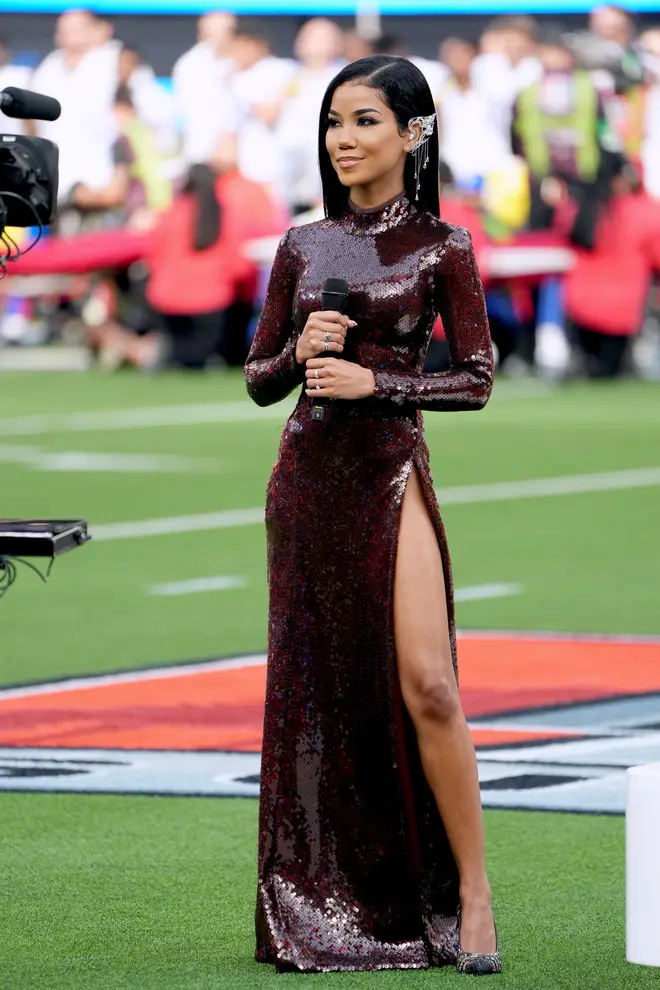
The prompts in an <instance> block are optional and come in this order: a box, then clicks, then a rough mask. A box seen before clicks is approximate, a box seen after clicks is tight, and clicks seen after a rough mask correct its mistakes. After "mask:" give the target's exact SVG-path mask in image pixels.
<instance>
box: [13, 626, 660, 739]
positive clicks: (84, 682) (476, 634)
mask: <svg viewBox="0 0 660 990" xmlns="http://www.w3.org/2000/svg"><path fill="white" fill-rule="evenodd" d="M457 635H458V638H459V641H460V640H478V639H489V638H494V639H512V640H517V641H519V642H522V643H525V642H534V641H536V640H539V639H540V640H543V641H544V642H557V643H565V642H576V643H581V642H588V643H618V644H630V645H631V646H639V645H642V646H657V645H658V643H660V636H654V635H637V634H634V633H633V634H630V633H619V634H604V633H572V632H552V631H551V630H543V631H541V632H536V631H535V630H533V629H526V630H516V629H514V630H503V629H461V628H460V627H459V628H458V629H457ZM266 660H267V654H266V653H264V652H262V653H246V654H244V655H242V656H235V655H234V656H228V657H225V658H224V659H223V658H221V657H220V658H217V659H214V660H199V661H194V662H193V663H178V664H176V663H173V664H171V665H165V666H161V667H141V668H138V669H135V670H122V671H114V672H113V673H109V674H88V675H85V676H81V677H75V676H74V677H61V678H59V679H58V680H51V681H41V682H38V683H36V684H19V685H18V686H16V687H0V701H2V700H4V699H5V698H29V697H33V696H35V697H36V696H38V695H43V694H56V693H59V692H60V691H70V690H71V691H79V690H86V689H88V688H90V689H91V688H96V687H103V686H104V685H114V684H134V683H136V682H137V681H158V680H162V679H163V678H170V677H188V676H190V675H191V674H204V673H207V672H212V671H216V670H241V669H243V668H244V667H263V666H265V665H266ZM644 693H647V692H644ZM604 700H608V699H604ZM583 703H584V701H580V702H578V704H583ZM552 707H562V706H561V705H558V706H552ZM510 714H513V715H515V714H516V713H515V710H514V711H513V712H512V713H510ZM502 717H506V716H502V715H498V716H497V717H496V718H494V719H493V721H496V722H497V726H496V727H497V728H501V722H500V719H501V718H502ZM525 717H529V712H527V711H526V712H525ZM480 725H481V723H480V722H479V721H478V719H477V720H476V724H475V728H479V727H480ZM543 728H544V731H545V729H547V726H544V727H543ZM585 734H587V733H585Z"/></svg>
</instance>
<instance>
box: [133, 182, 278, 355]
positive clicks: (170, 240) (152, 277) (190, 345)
mask: <svg viewBox="0 0 660 990" xmlns="http://www.w3.org/2000/svg"><path fill="white" fill-rule="evenodd" d="M285 226H286V217H285V216H283V214H282V210H281V209H280V208H279V207H278V205H277V204H276V203H275V201H274V200H273V199H272V197H271V196H270V195H269V194H268V193H267V192H266V190H265V189H264V188H263V187H262V186H260V185H259V184H257V183H255V182H251V181H250V180H248V179H246V178H244V177H243V176H242V175H241V174H240V172H238V171H237V170H236V169H231V170H230V171H227V172H225V173H224V174H222V175H219V176H218V175H217V174H216V173H215V172H214V171H213V170H212V169H211V168H210V167H209V166H208V165H193V166H192V168H191V169H190V172H189V175H188V180H187V183H186V185H185V188H184V191H183V193H182V195H181V196H179V197H178V198H177V200H176V201H175V202H174V204H173V205H172V206H171V208H170V209H169V210H167V211H166V212H165V213H163V214H162V215H161V217H160V219H159V222H158V223H157V225H156V226H155V228H154V230H153V231H152V236H151V239H150V243H149V247H148V250H147V255H146V258H145V261H146V264H147V267H148V269H149V281H148V283H147V289H146V298H147V301H148V303H149V304H150V306H151V307H152V308H153V310H154V311H155V312H156V313H157V314H158V317H159V319H160V321H161V323H162V325H163V327H164V329H165V330H166V332H167V334H168V336H169V337H170V340H171V345H172V359H173V361H174V363H175V364H178V365H181V366H183V367H186V368H202V367H204V366H205V364H206V362H207V361H208V359H209V357H210V356H211V355H212V354H214V353H216V352H217V350H218V349H219V348H221V349H222V350H223V351H224V352H226V351H227V350H228V349H229V350H231V349H232V343H231V341H230V340H228V339H227V338H228V337H229V336H230V333H231V331H232V326H231V322H232V321H231V312H230V311H232V310H233V313H234V316H235V315H236V314H235V310H236V307H237V306H241V305H242V307H243V319H242V320H240V321H239V323H240V330H241V333H242V337H243V340H242V341H238V342H236V341H235V342H234V345H233V349H234V350H237V351H241V345H242V347H246V346H247V345H246V342H245V340H244V337H245V329H246V325H247V319H245V317H246V316H248V315H249V314H250V312H251V304H252V300H253V299H254V294H255V290H256V281H257V269H256V265H255V263H254V262H253V261H252V260H251V259H250V258H249V257H248V256H247V254H246V253H245V251H244V245H245V242H246V241H249V240H251V239H253V238H257V237H265V236H268V235H270V234H273V235H275V234H277V235H279V234H281V232H282V230H283V229H284V227H285ZM238 357H239V359H240V363H243V361H244V360H245V354H243V353H240V354H239V355H238Z"/></svg>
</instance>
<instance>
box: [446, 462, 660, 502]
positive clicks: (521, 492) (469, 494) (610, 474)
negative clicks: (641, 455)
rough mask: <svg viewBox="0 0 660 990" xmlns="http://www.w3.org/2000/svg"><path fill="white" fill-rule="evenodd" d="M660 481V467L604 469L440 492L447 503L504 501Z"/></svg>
mask: <svg viewBox="0 0 660 990" xmlns="http://www.w3.org/2000/svg"><path fill="white" fill-rule="evenodd" d="M655 485H660V467H648V468H632V469H630V470H625V471H604V472H600V473H597V474H568V475H563V476H559V477H557V478H530V479H529V480H527V481H496V482H494V483H493V484H486V485H459V486H456V487H454V488H439V489H437V491H436V494H437V496H438V498H439V500H440V502H441V504H443V505H458V504H473V503H475V502H504V501H508V500H510V499H518V498H542V497H545V496H547V495H582V494H584V493H586V492H608V491H616V490H617V489H621V488H650V487H653V486H655Z"/></svg>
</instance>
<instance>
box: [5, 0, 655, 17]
mask: <svg viewBox="0 0 660 990" xmlns="http://www.w3.org/2000/svg"><path fill="white" fill-rule="evenodd" d="M619 5H620V6H622V7H626V8H627V9H628V10H631V11H634V12H637V13H643V12H644V11H647V12H649V13H656V12H658V7H659V0H628V2H626V0H619ZM84 6H85V7H86V8H88V9H93V10H95V11H96V12H97V13H101V14H193V15H195V14H201V13H203V12H204V11H208V10H219V9H222V10H233V11H235V12H236V13H237V14H250V15H263V14H298V15H300V14H302V15H307V16H312V15H315V14H324V15H328V14H337V15H340V14H342V15H354V14H355V12H356V9H357V7H359V6H362V5H361V4H360V3H358V2H357V0H96V2H93V3H90V4H84ZM364 6H365V7H368V8H369V9H373V8H377V9H378V10H379V11H380V13H381V14H388V15H392V14H396V15H402V14H406V15H413V14H454V15H456V14H487V15H494V14H503V13H507V14H513V13H517V14H585V13H587V12H588V11H589V10H591V9H592V7H593V2H592V0H509V2H508V3H504V2H503V0H372V2H371V3H369V4H365V5H364ZM69 9H71V3H70V2H66V0H3V4H2V10H3V12H4V13H21V12H23V13H32V14H53V13H60V12H61V11H63V10H69Z"/></svg>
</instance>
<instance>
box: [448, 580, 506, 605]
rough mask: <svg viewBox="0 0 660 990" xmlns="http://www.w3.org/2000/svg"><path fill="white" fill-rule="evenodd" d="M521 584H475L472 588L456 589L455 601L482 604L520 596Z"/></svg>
mask: <svg viewBox="0 0 660 990" xmlns="http://www.w3.org/2000/svg"><path fill="white" fill-rule="evenodd" d="M521 591H522V588H521V587H520V585H519V584H475V585H473V586H472V587H471V588H456V589H455V591H454V600H455V601H457V602H481V601H486V600H487V599H489V598H511V597H514V596H515V595H519V594H520V593H521Z"/></svg>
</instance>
